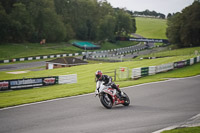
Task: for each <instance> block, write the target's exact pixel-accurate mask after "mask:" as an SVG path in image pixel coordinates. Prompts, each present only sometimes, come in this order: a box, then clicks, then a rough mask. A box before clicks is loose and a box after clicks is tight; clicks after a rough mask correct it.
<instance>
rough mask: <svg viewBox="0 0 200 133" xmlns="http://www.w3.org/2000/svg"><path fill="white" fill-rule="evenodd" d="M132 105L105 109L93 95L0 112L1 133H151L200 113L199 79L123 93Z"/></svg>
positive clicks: (156, 85) (167, 83)
mask: <svg viewBox="0 0 200 133" xmlns="http://www.w3.org/2000/svg"><path fill="white" fill-rule="evenodd" d="M123 91H124V92H126V93H127V94H128V95H129V97H130V100H131V104H130V106H128V107H124V106H122V105H119V106H115V107H113V108H112V109H110V110H109V109H105V108H104V107H103V106H102V105H101V103H100V101H99V99H98V97H94V94H88V95H82V96H76V97H71V98H63V99H57V100H53V101H47V102H41V103H37V104H30V105H25V106H20V107H14V108H8V109H1V110H0V133H151V132H153V131H156V130H159V129H162V128H165V127H168V126H172V125H174V124H177V123H180V122H183V121H186V120H187V119H189V118H191V117H192V116H195V115H196V114H199V112H200V96H199V94H200V76H196V77H191V78H186V79H178V80H177V79H175V80H170V81H165V82H159V83H149V84H143V85H138V86H134V87H127V88H125V89H123Z"/></svg>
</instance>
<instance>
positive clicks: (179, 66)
mask: <svg viewBox="0 0 200 133" xmlns="http://www.w3.org/2000/svg"><path fill="white" fill-rule="evenodd" d="M187 63H188V61H178V62H174V68H182V67H184V66H186V65H187Z"/></svg>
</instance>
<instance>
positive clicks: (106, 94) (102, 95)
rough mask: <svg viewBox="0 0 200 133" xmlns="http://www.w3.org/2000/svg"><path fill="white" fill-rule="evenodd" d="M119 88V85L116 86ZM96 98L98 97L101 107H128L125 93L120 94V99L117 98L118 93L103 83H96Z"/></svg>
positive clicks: (128, 100) (127, 98)
mask: <svg viewBox="0 0 200 133" xmlns="http://www.w3.org/2000/svg"><path fill="white" fill-rule="evenodd" d="M117 87H119V85H117ZM95 94H96V96H97V95H98V96H99V99H100V101H101V103H102V105H103V106H104V107H105V108H107V109H111V108H112V107H113V106H114V105H118V104H123V105H124V106H129V104H130V99H129V97H128V95H127V94H126V93H125V92H121V94H122V95H123V96H122V97H120V96H119V92H118V91H117V90H116V89H113V88H112V87H111V86H105V85H103V82H101V81H98V82H97V88H96V93H95Z"/></svg>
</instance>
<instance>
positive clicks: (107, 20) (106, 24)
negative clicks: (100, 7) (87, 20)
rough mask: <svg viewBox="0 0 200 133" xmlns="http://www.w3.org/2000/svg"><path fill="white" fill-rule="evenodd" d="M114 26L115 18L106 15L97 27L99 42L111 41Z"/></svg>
mask: <svg viewBox="0 0 200 133" xmlns="http://www.w3.org/2000/svg"><path fill="white" fill-rule="evenodd" d="M115 25H116V18H115V17H113V16H111V15H106V16H105V17H104V19H102V20H101V22H100V26H99V33H98V36H99V40H106V39H108V40H112V39H114V35H115Z"/></svg>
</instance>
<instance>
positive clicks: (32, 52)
mask: <svg viewBox="0 0 200 133" xmlns="http://www.w3.org/2000/svg"><path fill="white" fill-rule="evenodd" d="M81 51H82V50H81V49H79V48H76V47H74V46H72V45H70V44H67V43H59V44H56V43H47V44H44V45H40V44H39V43H20V44H15V43H14V44H1V45H0V60H3V59H12V58H20V57H31V56H37V55H49V54H57V53H75V52H81Z"/></svg>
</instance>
